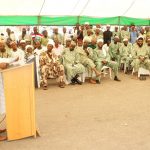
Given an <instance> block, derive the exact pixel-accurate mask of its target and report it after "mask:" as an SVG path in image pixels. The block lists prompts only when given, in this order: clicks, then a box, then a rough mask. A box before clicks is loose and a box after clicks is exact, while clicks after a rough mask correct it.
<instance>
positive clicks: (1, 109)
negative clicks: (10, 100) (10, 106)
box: [0, 58, 19, 141]
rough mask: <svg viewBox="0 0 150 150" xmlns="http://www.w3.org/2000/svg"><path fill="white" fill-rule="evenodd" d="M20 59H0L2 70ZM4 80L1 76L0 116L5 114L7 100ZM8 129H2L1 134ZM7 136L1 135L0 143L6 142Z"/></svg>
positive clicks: (0, 68)
mask: <svg viewBox="0 0 150 150" xmlns="http://www.w3.org/2000/svg"><path fill="white" fill-rule="evenodd" d="M18 59H19V58H0V70H3V69H6V68H7V67H8V66H9V64H11V63H13V62H16V61H18ZM2 82H3V80H2V78H1V74H0V115H3V114H5V100H4V90H3V83H2ZM5 131H6V129H3V130H2V129H0V134H1V133H3V132H5ZM6 139H7V137H6V136H1V135H0V141H3V140H6Z"/></svg>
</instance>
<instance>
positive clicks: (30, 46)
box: [25, 45, 33, 51]
mask: <svg viewBox="0 0 150 150" xmlns="http://www.w3.org/2000/svg"><path fill="white" fill-rule="evenodd" d="M28 48H32V49H33V46H32V45H27V46H26V48H25V50H26V51H27V49H28Z"/></svg>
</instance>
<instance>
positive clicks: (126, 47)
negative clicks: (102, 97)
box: [119, 38, 132, 73]
mask: <svg viewBox="0 0 150 150" xmlns="http://www.w3.org/2000/svg"><path fill="white" fill-rule="evenodd" d="M119 51H120V58H121V62H123V63H125V64H126V67H127V68H126V73H127V72H128V70H129V68H130V64H131V61H132V56H131V51H132V44H131V43H129V42H128V39H127V38H124V39H123V44H122V45H121V47H120V48H119Z"/></svg>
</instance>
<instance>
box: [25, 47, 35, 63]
mask: <svg viewBox="0 0 150 150" xmlns="http://www.w3.org/2000/svg"><path fill="white" fill-rule="evenodd" d="M33 57H34V49H33V46H32V45H27V46H26V48H25V59H26V62H28V61H30V59H32V58H33Z"/></svg>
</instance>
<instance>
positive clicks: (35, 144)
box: [0, 74, 150, 150]
mask: <svg viewBox="0 0 150 150" xmlns="http://www.w3.org/2000/svg"><path fill="white" fill-rule="evenodd" d="M120 78H121V80H122V81H121V82H115V81H113V80H110V79H109V78H108V77H106V78H103V79H102V83H101V84H100V85H93V84H89V83H85V84H83V85H81V86H80V85H75V86H73V85H69V86H66V88H64V89H60V88H58V87H57V85H56V83H55V82H54V81H52V85H50V86H49V89H48V90H47V91H44V90H42V89H38V90H36V105H37V109H36V116H37V123H38V126H39V128H40V131H41V137H38V138H37V139H34V138H27V139H23V140H19V141H13V142H7V141H6V142H1V143H0V149H1V150H150V78H147V80H146V81H139V80H137V79H135V78H134V79H133V78H131V75H124V74H120Z"/></svg>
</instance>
